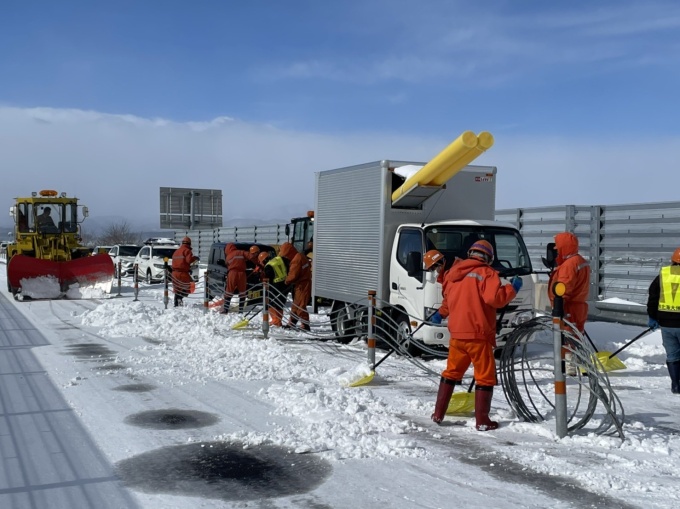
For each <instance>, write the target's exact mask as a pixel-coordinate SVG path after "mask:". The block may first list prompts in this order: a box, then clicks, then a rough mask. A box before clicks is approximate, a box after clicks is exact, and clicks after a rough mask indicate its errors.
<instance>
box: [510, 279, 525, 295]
mask: <svg viewBox="0 0 680 509" xmlns="http://www.w3.org/2000/svg"><path fill="white" fill-rule="evenodd" d="M510 284H511V285H512V287H513V289H514V290H515V293H517V292H519V290H520V288H522V284H524V281H522V278H521V277H519V276H515V277H513V278H512V280H510Z"/></svg>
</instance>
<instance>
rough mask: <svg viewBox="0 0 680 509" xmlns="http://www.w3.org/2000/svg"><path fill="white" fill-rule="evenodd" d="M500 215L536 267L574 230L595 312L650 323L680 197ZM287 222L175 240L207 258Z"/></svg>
mask: <svg viewBox="0 0 680 509" xmlns="http://www.w3.org/2000/svg"><path fill="white" fill-rule="evenodd" d="M496 220H497V221H504V222H508V223H512V224H514V225H515V226H517V227H518V228H519V230H520V232H521V234H522V236H523V237H524V241H525V242H526V245H527V248H528V249H529V254H530V256H531V261H532V265H533V266H534V269H535V270H543V269H544V267H543V264H542V262H541V257H542V256H545V249H546V245H547V244H548V243H549V242H552V241H553V237H554V236H555V234H556V233H559V232H562V231H569V232H572V233H574V234H575V235H576V236H577V237H578V239H579V244H580V252H581V254H582V255H583V256H584V257H585V258H586V259H588V260H589V261H590V266H591V269H592V273H591V274H592V275H591V284H590V299H591V306H590V308H591V312H592V314H593V315H594V316H597V317H599V318H602V319H612V320H617V321H622V322H626V323H636V324H644V323H646V321H647V318H646V316H647V315H646V309H645V308H644V306H640V304H642V305H644V304H645V303H646V301H647V289H648V288H649V284H650V283H651V282H652V279H654V277H655V276H656V275H657V274H658V273H659V269H660V268H661V267H662V266H664V265H666V264H668V263H669V260H670V256H671V254H672V253H673V251H674V250H675V249H676V248H677V247H680V202H659V203H643V204H631V205H594V206H581V205H562V206H555V207H534V208H518V209H504V210H497V211H496ZM285 228H286V225H285V224H275V225H262V226H249V227H228V228H217V229H215V230H193V231H176V232H175V240H177V241H178V242H179V241H181V239H182V237H184V236H185V235H186V236H189V237H191V239H192V243H193V246H194V252H197V254H198V256H200V257H201V260H204V261H206V262H207V259H208V254H209V252H210V245H211V244H212V243H213V242H230V241H235V242H260V243H262V244H271V245H278V244H282V243H283V242H285V241H286V240H287V238H286V234H285ZM197 249H198V250H197ZM623 301H626V302H633V303H637V304H638V305H629V304H625V303H624V302H623Z"/></svg>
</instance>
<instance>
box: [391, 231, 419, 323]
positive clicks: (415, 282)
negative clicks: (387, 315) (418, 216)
mask: <svg viewBox="0 0 680 509" xmlns="http://www.w3.org/2000/svg"><path fill="white" fill-rule="evenodd" d="M397 236H398V238H397V239H396V242H395V246H394V248H393V251H392V257H391V259H390V304H393V305H398V306H402V307H403V308H404V309H405V310H406V312H407V313H408V314H409V315H413V316H416V317H420V316H421V315H422V314H423V309H424V307H423V272H422V271H419V273H418V274H417V275H416V276H415V277H414V276H409V275H408V272H407V269H406V264H407V259H408V255H409V253H411V252H417V253H420V255H421V257H422V253H423V232H422V230H420V229H417V228H404V229H402V230H399V232H398V233H397ZM421 259H422V258H421ZM421 268H422V263H421Z"/></svg>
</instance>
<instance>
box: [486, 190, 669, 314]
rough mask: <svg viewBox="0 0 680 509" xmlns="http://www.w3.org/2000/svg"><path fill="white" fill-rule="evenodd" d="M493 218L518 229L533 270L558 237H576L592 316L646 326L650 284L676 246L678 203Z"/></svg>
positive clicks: (544, 210) (506, 212)
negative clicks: (587, 275)
mask: <svg viewBox="0 0 680 509" xmlns="http://www.w3.org/2000/svg"><path fill="white" fill-rule="evenodd" d="M496 220H497V221H505V222H508V223H512V224H514V225H515V226H517V228H519V230H520V233H521V234H522V237H524V241H525V243H526V244H527V248H528V250H529V255H530V257H531V261H532V265H533V266H534V268H542V267H543V264H542V262H541V256H544V254H545V249H546V246H547V244H548V243H549V242H552V241H553V236H554V235H555V234H556V233H559V232H562V231H569V232H572V233H574V234H575V235H576V236H577V237H578V239H579V245H580V250H579V251H580V253H581V254H582V255H583V256H584V257H585V258H586V259H587V260H589V262H590V267H591V279H590V296H589V299H590V304H591V306H590V310H591V314H592V315H594V316H596V317H599V318H601V319H612V320H617V321H622V322H625V323H635V324H644V323H646V321H647V312H646V308H645V307H644V305H645V304H646V302H647V290H648V288H649V285H650V283H651V282H652V280H653V279H654V277H656V275H657V274H658V273H659V269H660V268H661V267H663V266H664V265H667V264H668V263H669V262H670V257H671V254H672V253H673V251H674V250H675V249H676V248H677V247H678V246H680V202H659V203H644V204H631V205H595V206H576V205H566V206H558V207H536V208H518V209H503V210H497V211H496ZM623 301H626V302H623ZM631 303H634V304H631ZM636 304H637V305H636Z"/></svg>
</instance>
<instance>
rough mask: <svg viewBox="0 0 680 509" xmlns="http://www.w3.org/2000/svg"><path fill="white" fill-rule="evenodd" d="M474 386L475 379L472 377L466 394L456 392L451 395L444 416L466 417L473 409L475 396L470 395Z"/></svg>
mask: <svg viewBox="0 0 680 509" xmlns="http://www.w3.org/2000/svg"><path fill="white" fill-rule="evenodd" d="M474 385H475V379H474V377H473V378H472V381H471V382H470V386H469V387H468V390H467V392H458V393H454V394H452V395H451V400H450V401H449V406H448V408H447V409H446V415H466V414H469V413H470V412H472V411H473V410H474V409H475V395H474V394H473V393H472V387H474Z"/></svg>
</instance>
